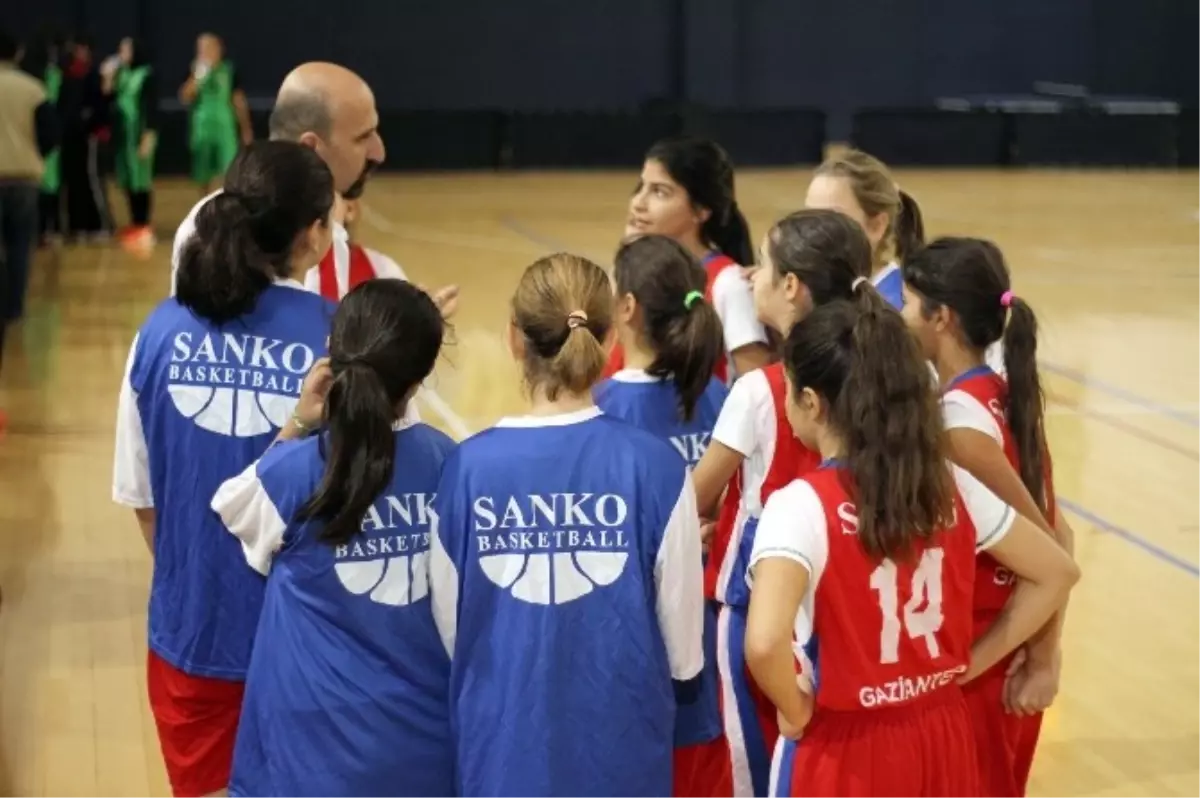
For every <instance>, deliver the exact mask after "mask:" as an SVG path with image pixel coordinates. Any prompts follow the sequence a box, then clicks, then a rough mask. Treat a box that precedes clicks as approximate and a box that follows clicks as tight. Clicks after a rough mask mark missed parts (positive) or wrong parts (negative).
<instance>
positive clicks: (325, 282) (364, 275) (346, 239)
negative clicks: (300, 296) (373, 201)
mask: <svg viewBox="0 0 1200 798" xmlns="http://www.w3.org/2000/svg"><path fill="white" fill-rule="evenodd" d="M376 278H388V279H395V280H407V279H408V278H407V276H406V275H405V274H404V270H403V269H401V268H400V266H399V265H398V264H397V263H396V262H395V261H394V260H392V259H391V258H389V257H388V256H387V255H384V254H383V253H381V252H377V251H376V250H373V249H368V248H367V247H364V246H362V245H360V244H355V243H354V242H352V241H351V240H350V236H349V234H348V233H347V231H346V228H344V227H342V226H341V225H340V224H339V225H335V226H334V229H333V244H332V246H330V247H329V251H328V252H326V253H325V257H323V258H321V262H320V263H318V264H317V265H316V266H314V267H313V268H311V269H309V270H308V273H307V274H306V275H305V276H304V287H305V288H307V289H308V290H309V291H313V292H315V293H318V294H320V295H321V296H323V297H325V298H326V299H328V300H331V301H333V302H337V301H338V300H340V299H341V298H342V297H344V296H345V295H346V294H348V293H349V292H350V289H352V288H354V287H355V286H357V285H358V284H359V283H364V282H366V281H367V280H374V279H376Z"/></svg>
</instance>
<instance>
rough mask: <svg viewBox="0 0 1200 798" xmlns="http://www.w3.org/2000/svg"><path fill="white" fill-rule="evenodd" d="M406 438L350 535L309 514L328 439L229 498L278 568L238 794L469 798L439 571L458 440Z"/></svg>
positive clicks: (402, 435)
mask: <svg viewBox="0 0 1200 798" xmlns="http://www.w3.org/2000/svg"><path fill="white" fill-rule="evenodd" d="M394 438H395V452H396V454H395V457H396V460H395V466H394V468H393V472H392V478H391V481H390V483H389V484H388V486H387V487H386V488H385V489H384V491H383V492H382V493H381V494H380V495H379V496H378V497H377V498H376V499H375V501H374V502H372V504H371V506H370V507H369V508H368V510H367V513H366V515H365V516H364V517H363V520H362V524H361V529H360V531H359V532H358V534H356V535H355V536H354V538H352V539H351V540H349V541H347V542H346V543H343V544H338V545H332V544H330V543H327V542H325V541H322V540H320V538H319V536H320V533H321V531H322V529H323V525H322V524H321V523H320V522H316V521H313V522H310V521H300V520H297V519H296V514H297V512H298V511H299V510H300V509H301V508H302V507H303V506H304V504H305V503H306V502H307V501H308V499H309V497H310V496H312V495H313V493H314V492H315V491H316V489H317V486H318V485H319V483H320V481H321V478H322V474H323V472H324V468H325V458H324V453H323V451H322V449H323V447H324V445H325V444H324V443H323V442H322V441H320V440H318V439H317V438H316V437H313V438H309V439H307V440H303V441H297V442H291V443H284V444H279V445H278V446H276V447H275V448H273V449H272V450H270V451H268V452H267V454H266V455H264V456H263V458H262V459H261V460H260V461H259V462H258V464H257V466H256V467H255V468H253V469H250V470H247V472H245V473H244V474H243V475H242V476H241V477H238V478H236V479H233V480H230V481H229V482H227V483H226V484H225V485H223V486H222V488H221V490H220V491H219V492H218V494H217V496H216V498H215V499H214V509H216V510H217V511H218V512H219V513H220V515H221V517H222V518H223V519H224V520H225V522H226V524H227V525H228V527H229V529H230V531H232V532H233V533H234V534H235V535H236V536H237V537H239V538H240V539H241V541H242V546H243V550H244V552H245V554H246V558H247V559H248V560H249V561H250V563H251V565H253V566H254V567H256V568H259V569H260V570H264V571H267V572H268V576H267V588H266V597H265V599H264V602H263V609H262V615H261V619H260V621H259V626H258V635H257V639H256V641H255V649H254V654H253V656H252V658H251V661H250V670H249V673H248V675H247V682H246V694H245V699H244V703H243V707H242V716H241V722H240V727H239V729H238V737H237V745H236V749H235V753H234V760H233V773H232V777H231V780H230V784H231V788H232V790H233V791H234V792H235V794H243V795H413V796H436V795H453V794H454V756H453V746H452V744H451V737H450V717H449V704H448V689H449V678H450V660H449V658H448V657H447V656H446V651H445V649H444V648H443V646H442V642H441V638H440V637H439V635H438V631H437V627H436V626H435V625H434V621H433V613H432V612H431V605H430V601H429V570H428V565H429V533H430V525H431V521H432V517H433V510H432V505H433V499H434V492H435V491H436V489H437V480H438V475H439V473H440V471H441V466H442V463H443V461H444V460H445V458H446V456H447V455H448V454H449V453H450V451H451V450H452V449H453V446H454V444H453V442H452V441H451V440H450V439H449V438H448V437H446V436H445V435H444V434H442V433H441V432H438V431H437V430H435V429H433V428H431V427H428V426H426V425H424V424H417V425H415V426H407V427H405V428H403V429H401V430H398V431H397V432H395V433H394ZM242 567H243V568H246V565H245V564H243V565H242ZM247 570H248V569H247Z"/></svg>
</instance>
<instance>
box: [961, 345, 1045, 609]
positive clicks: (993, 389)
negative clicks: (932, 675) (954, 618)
mask: <svg viewBox="0 0 1200 798" xmlns="http://www.w3.org/2000/svg"><path fill="white" fill-rule="evenodd" d="M942 409H943V414H944V416H945V420H946V429H948V430H950V429H957V428H962V427H968V428H970V429H975V430H978V431H979V432H982V433H984V434H985V435H988V436H989V437H991V438H992V439H993V440H995V441H996V443H998V444H1000V446H1001V447H1002V448H1003V449H1004V456H1005V457H1006V458H1008V462H1009V464H1010V465H1011V466H1012V467H1013V470H1015V471H1016V472H1017V473H1018V474H1020V473H1021V461H1020V458H1018V456H1017V446H1016V443H1015V442H1014V440H1013V436H1012V430H1011V429H1010V428H1009V426H1008V383H1007V382H1005V381H1004V378H1003V377H1001V376H1000V375H999V374H996V373H995V372H994V371H992V370H991V369H990V368H988V367H987V366H979V367H977V368H973V369H970V370H969V371H966V372H964V373H962V374H960V375H959V376H958V377H956V378H955V379H954V380H953V381H951V383H950V384H949V385H948V386H947V387H946V392H945V395H944V396H943V397H942ZM1046 466H1047V468H1046V504H1047V505H1048V506H1049V508H1050V515H1049V517H1048V519H1047V520H1049V521H1050V523H1051V524H1053V523H1054V517H1053V513H1054V486H1053V480H1052V479H1051V476H1050V468H1049V459H1047V461H1046ZM1015 583H1016V577H1015V576H1014V574H1013V572H1012V571H1010V570H1008V569H1007V568H1005V567H1004V566H1002V565H1001V564H1000V563H998V562H996V560H995V559H993V558H992V557H991V556H990V555H987V554H981V555H979V560H978V573H977V574H976V577H975V611H976V613H977V614H978V616H979V617H978V618H977V623H978V624H979V625H980V626H981V628H980V630H979V631H980V632H982V631H984V630H986V629H987V627H988V626H990V625H991V623H992V621H993V620H994V619H995V616H996V613H998V612H1000V610H1002V609H1003V608H1004V605H1005V604H1006V603H1008V599H1009V596H1010V595H1012V591H1013V587H1014V586H1015Z"/></svg>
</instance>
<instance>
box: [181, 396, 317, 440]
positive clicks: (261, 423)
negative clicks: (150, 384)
mask: <svg viewBox="0 0 1200 798" xmlns="http://www.w3.org/2000/svg"><path fill="white" fill-rule="evenodd" d="M167 392H168V393H169V394H170V395H171V400H172V401H173V402H174V403H175V409H176V410H178V411H179V412H180V413H181V414H182V415H183V416H184V417H185V418H190V419H191V420H192V421H193V422H195V424H196V426H198V427H200V428H202V429H206V430H208V431H209V432H215V433H216V434H218V435H228V436H232V437H237V438H250V437H253V436H255V435H264V434H266V433H268V432H272V431H274V430H275V429H276V428H278V427H282V426H283V425H284V424H285V423H286V422H287V420H288V417H289V416H291V414H292V410H293V409H294V408H295V406H296V401H297V397H295V396H286V395H284V394H276V393H257V392H255V391H247V390H245V389H244V388H225V387H221V388H214V387H212V386H207V385H170V386H168V387H167Z"/></svg>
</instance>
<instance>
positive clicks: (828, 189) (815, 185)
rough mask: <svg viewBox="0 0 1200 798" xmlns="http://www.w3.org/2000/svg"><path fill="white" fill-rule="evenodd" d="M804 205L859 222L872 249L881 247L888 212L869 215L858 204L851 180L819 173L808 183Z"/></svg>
mask: <svg viewBox="0 0 1200 798" xmlns="http://www.w3.org/2000/svg"><path fill="white" fill-rule="evenodd" d="M804 207H805V208H814V209H817V210H827V211H837V212H839V213H843V214H845V215H846V216H849V217H850V218H851V219H853V220H854V221H856V222H858V224H859V226H860V227H862V229H863V232H865V233H866V234H867V239H868V240H869V241H870V242H871V251H872V252H874V251H876V250H878V249H879V242H881V241H882V240H883V234H884V233H885V232H887V226H888V217H887V214H886V213H877V214H875V215H874V216H867V212H866V211H864V210H863V208H862V206H861V205H859V204H858V199H857V198H856V197H855V196H854V189H852V188H851V187H850V181H849V180H848V179H847V178H844V177H837V176H835V175H817V176H816V177H814V178H813V179H812V182H811V183H809V184H808V194H806V195H805V197H804Z"/></svg>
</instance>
